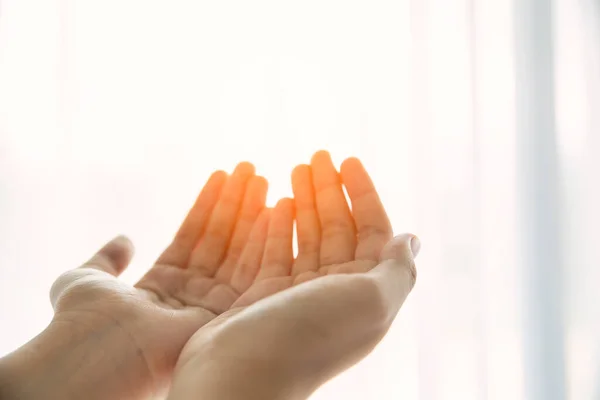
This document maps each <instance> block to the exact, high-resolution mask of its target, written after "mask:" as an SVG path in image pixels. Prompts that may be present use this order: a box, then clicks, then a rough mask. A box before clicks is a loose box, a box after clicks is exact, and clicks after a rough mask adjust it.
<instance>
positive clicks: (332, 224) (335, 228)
mask: <svg viewBox="0 0 600 400" xmlns="http://www.w3.org/2000/svg"><path fill="white" fill-rule="evenodd" d="M348 232H354V225H353V224H352V223H351V221H347V220H345V219H338V218H335V219H334V218H332V219H329V220H327V221H323V227H322V232H321V234H322V236H323V238H324V239H329V238H332V237H335V236H338V235H340V234H342V235H343V234H347V233H348Z"/></svg>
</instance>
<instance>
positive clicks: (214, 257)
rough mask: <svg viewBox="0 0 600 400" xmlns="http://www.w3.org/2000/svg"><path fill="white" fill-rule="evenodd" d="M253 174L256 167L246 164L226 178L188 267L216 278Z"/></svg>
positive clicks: (241, 164)
mask: <svg viewBox="0 0 600 400" xmlns="http://www.w3.org/2000/svg"><path fill="white" fill-rule="evenodd" d="M253 175H254V166H253V165H252V164H250V163H248V162H243V163H240V164H238V166H237V167H236V168H235V171H234V172H233V174H232V175H231V176H230V177H229V179H227V182H225V185H224V186H223V190H222V191H221V195H220V197H219V200H218V201H217V204H216V205H215V207H214V210H213V212H212V214H211V216H210V219H209V221H208V225H207V227H206V231H205V232H204V234H203V235H202V237H201V238H200V241H199V242H198V245H197V246H196V248H195V249H194V250H193V251H192V255H191V257H190V262H189V268H197V269H202V270H204V272H205V273H206V274H208V275H209V276H212V275H214V273H215V271H216V270H217V268H218V266H219V264H220V263H221V261H222V260H223V257H224V255H225V252H226V250H227V247H228V246H229V242H230V240H231V234H232V232H233V227H234V225H235V220H236V218H237V214H238V212H239V209H240V206H241V204H242V199H243V198H244V192H245V191H246V184H247V183H248V180H249V179H250V178H251V177H252V176H253Z"/></svg>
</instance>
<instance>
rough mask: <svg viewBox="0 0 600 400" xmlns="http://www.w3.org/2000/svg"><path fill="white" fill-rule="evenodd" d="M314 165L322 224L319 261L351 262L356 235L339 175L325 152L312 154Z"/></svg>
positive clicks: (333, 262)
mask: <svg viewBox="0 0 600 400" xmlns="http://www.w3.org/2000/svg"><path fill="white" fill-rule="evenodd" d="M311 168H312V178H313V184H314V188H315V199H316V204H317V210H318V213H319V221H320V223H321V247H320V264H321V265H329V264H337V263H343V262H348V261H351V260H353V259H354V252H355V247H356V234H355V230H354V229H355V228H354V221H353V220H352V215H351V214H350V210H349V208H348V203H346V197H345V196H344V191H343V189H342V185H341V182H340V176H339V174H338V172H337V171H336V169H335V167H334V166H333V163H332V161H331V157H330V156H329V153H327V152H326V151H320V152H317V153H316V154H315V155H314V156H313V158H312V161H311Z"/></svg>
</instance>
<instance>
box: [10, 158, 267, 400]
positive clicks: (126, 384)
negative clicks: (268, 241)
mask: <svg viewBox="0 0 600 400" xmlns="http://www.w3.org/2000/svg"><path fill="white" fill-rule="evenodd" d="M266 192H267V182H266V180H265V179H264V178H263V177H259V176H255V175H254V167H253V166H252V165H251V164H249V163H241V164H239V165H238V166H237V168H236V170H235V171H234V173H233V174H232V175H231V176H228V175H227V174H226V173H225V172H222V171H219V172H216V173H214V174H213V175H212V176H211V178H210V179H209V180H208V182H207V184H206V186H205V187H204V188H203V189H202V192H201V193H200V195H199V197H198V199H197V201H196V203H195V204H194V206H193V208H192V209H191V211H190V212H189V214H188V216H187V217H186V219H185V221H184V222H183V224H182V225H181V227H180V229H179V231H178V233H177V234H176V236H175V238H174V240H173V242H172V244H171V245H170V246H169V247H168V248H167V249H166V250H165V252H164V253H163V254H162V255H161V256H160V257H159V259H158V261H157V262H156V264H155V265H154V266H153V267H152V268H151V269H150V270H149V271H148V273H147V274H146V275H145V276H144V277H143V278H142V279H141V280H140V281H139V282H138V283H137V284H136V285H135V287H131V286H129V285H127V284H125V283H123V282H121V281H119V280H118V279H117V278H116V277H117V276H118V275H119V274H120V273H121V272H122V271H123V270H124V269H125V267H126V266H127V265H128V263H129V261H130V258H131V256H132V251H133V249H132V245H131V242H129V240H128V239H126V238H124V237H118V238H116V239H114V240H113V241H111V242H110V243H108V244H107V245H105V246H104V247H103V248H102V249H101V250H100V251H99V252H98V253H97V254H96V255H95V256H93V257H92V258H91V259H90V260H89V261H88V262H86V263H85V264H84V265H82V266H81V267H79V268H77V269H74V270H72V271H69V272H67V273H65V274H63V275H62V276H61V277H59V278H58V279H57V280H56V282H55V283H54V285H53V287H52V289H51V301H52V305H53V307H54V311H55V315H54V318H53V320H52V322H51V324H50V326H49V327H48V328H47V329H46V330H45V331H44V332H43V333H42V334H41V335H40V336H39V337H37V338H36V339H34V340H33V341H32V342H30V343H29V344H28V345H25V346H24V347H23V348H21V349H19V350H18V351H16V352H15V353H13V354H11V355H9V356H8V357H6V359H3V360H2V361H3V362H2V363H1V365H0V372H2V371H4V372H5V374H4V376H1V377H0V378H3V379H0V393H2V392H3V391H4V392H7V393H8V392H10V393H11V394H12V395H13V397H11V398H19V399H28V398H45V399H52V398H56V399H63V400H64V399H71V398H73V399H80V398H86V399H96V398H98V399H100V398H103V399H121V398H123V399H124V398H126V399H136V398H140V399H141V398H144V399H145V398H148V397H149V396H153V395H157V394H159V393H161V392H162V391H163V390H164V389H165V388H166V387H167V386H168V383H169V380H170V376H171V372H172V370H173V368H174V366H175V363H176V361H177V358H178V356H179V353H180V351H181V349H182V347H183V346H184V344H185V343H186V342H187V340H188V339H189V338H190V336H191V335H192V334H193V333H194V332H195V331H196V330H197V329H198V328H199V327H201V326H202V325H204V324H206V323H207V322H209V321H210V320H212V319H213V318H215V317H216V316H217V315H219V314H221V313H223V312H224V311H226V310H228V309H229V308H230V307H231V305H232V304H233V303H234V302H235V301H236V300H237V299H238V298H239V296H240V293H242V292H243V288H244V287H245V286H246V284H245V283H244V282H246V281H248V280H250V281H251V280H252V279H253V277H254V274H255V273H256V271H257V270H258V267H259V262H260V255H261V254H262V248H263V245H264V243H262V242H260V240H259V241H258V242H257V241H256V239H254V240H249V233H250V230H251V229H252V227H253V225H255V221H256V219H257V218H258V216H259V214H260V213H261V212H262V211H263V209H264V207H265V198H266ZM264 215H265V216H266V215H268V213H265V214H264ZM263 222H264V217H263ZM148 229H152V226H151V222H150V226H149V227H148ZM263 241H264V239H263ZM257 249H258V250H257ZM257 255H258V258H256V256H257ZM0 375H1V374H0ZM9 381H10V382H9ZM3 383H6V384H10V389H9V388H8V386H7V385H3ZM41 391H43V393H40V392H41ZM82 392H83V393H82ZM8 397H10V396H8Z"/></svg>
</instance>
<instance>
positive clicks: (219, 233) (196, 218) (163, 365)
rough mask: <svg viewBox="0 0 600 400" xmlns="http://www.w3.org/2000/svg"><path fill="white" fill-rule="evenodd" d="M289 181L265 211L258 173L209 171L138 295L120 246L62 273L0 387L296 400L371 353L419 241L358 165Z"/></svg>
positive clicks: (320, 161)
mask: <svg viewBox="0 0 600 400" xmlns="http://www.w3.org/2000/svg"><path fill="white" fill-rule="evenodd" d="M291 180H292V188H293V194H294V198H293V199H290V198H283V199H281V200H279V202H278V203H277V205H276V206H275V207H273V208H269V207H266V206H265V200H266V194H267V186H268V184H267V180H266V179H265V178H264V177H262V176H258V175H256V174H255V170H254V167H253V166H252V164H250V163H246V162H243V163H240V164H238V166H237V167H236V168H235V170H234V171H233V173H232V174H231V175H228V174H227V173H225V172H223V171H217V172H215V173H213V174H212V175H211V177H210V178H209V180H208V181H207V182H206V184H205V186H204V188H203V189H202V191H201V193H200V195H199V196H198V198H197V200H196V202H195V204H194V205H193V207H192V208H191V210H190V211H189V213H188V215H187V217H186V218H185V220H184V221H183V223H182V225H181V227H180V228H179V230H178V232H177V234H176V235H175V238H174V239H173V241H172V243H171V244H170V245H169V246H168V247H167V249H166V250H165V251H164V252H163V253H162V255H161V256H160V257H159V258H158V260H157V261H156V263H155V264H154V265H153V266H152V267H151V268H150V269H149V270H148V272H147V273H146V274H145V275H144V277H143V278H142V279H141V280H140V281H139V282H138V283H137V284H136V285H135V286H133V287H132V286H129V285H127V284H125V283H123V282H121V281H119V280H118V278H117V277H118V275H119V274H120V273H121V272H122V271H123V270H124V269H125V268H126V267H127V265H128V263H129V261H130V259H131V257H132V254H133V246H132V244H131V242H130V241H129V240H128V239H126V238H125V237H117V238H116V239H114V240H112V241H111V242H109V243H108V244H106V245H105V246H104V247H103V248H102V249H101V250H100V251H98V253H97V254H96V255H94V256H93V257H92V258H91V259H90V260H89V261H87V262H86V263H84V264H83V265H82V266H81V267H79V268H77V269H74V270H71V271H69V272H66V273H65V274H63V275H62V276H61V277H59V278H58V279H57V280H56V282H55V284H54V285H53V287H52V289H51V294H50V297H51V301H52V305H53V307H54V311H55V316H54V319H53V321H52V322H51V324H50V325H49V327H48V328H47V329H46V330H45V331H44V332H42V334H40V335H39V336H38V337H37V338H35V339H34V340H33V341H32V342H30V343H29V344H27V345H25V346H23V347H22V348H21V349H19V350H17V351H16V352H14V353H12V354H11V355H9V356H7V357H6V359H5V360H2V361H3V362H2V363H0V394H2V393H3V392H2V390H3V389H2V388H4V392H5V393H11V394H13V395H15V398H22V399H30V398H31V399H33V398H48V399H50V398H56V399H71V398H73V399H79V398H86V399H147V398H152V397H156V396H165V395H168V398H169V399H171V400H183V399H303V398H306V397H308V396H309V395H310V394H311V393H312V392H313V391H314V390H315V389H316V388H317V387H319V386H320V385H321V384H323V383H324V382H325V381H327V380H328V379H330V378H331V377H332V376H334V375H336V374H337V373H339V372H341V371H343V370H344V369H346V368H348V367H349V366H351V365H353V364H354V363H356V362H357V361H359V360H360V359H362V358H363V357H364V356H365V355H366V354H368V353H369V352H370V351H371V350H372V349H373V347H374V346H375V345H376V344H377V343H378V342H379V341H380V340H381V338H382V337H383V335H384V334H385V333H386V332H387V330H388V328H389V326H390V325H391V323H392V320H393V319H394V317H395V315H396V314H397V312H398V310H399V308H400V306H401V305H402V303H403V301H404V299H405V298H406V296H407V295H408V293H409V292H410V291H411V289H412V287H413V285H414V283H415V278H416V270H415V265H414V257H415V256H416V255H417V253H418V251H419V247H420V244H419V241H418V239H417V238H416V237H414V236H413V235H410V234H404V235H400V236H397V237H395V238H392V235H393V234H392V227H391V224H390V221H389V219H388V217H387V215H386V212H385V209H384V207H383V205H382V203H381V200H380V198H379V196H378V194H377V191H376V190H375V187H374V186H373V183H372V181H371V179H370V177H369V175H368V174H367V172H366V170H365V169H364V167H363V166H362V164H361V163H360V161H359V160H357V159H355V158H350V159H347V160H345V161H344V162H343V163H342V165H341V168H340V171H339V172H338V171H337V170H336V168H335V167H334V165H333V163H332V161H331V158H330V156H329V154H328V153H327V152H324V151H321V152H318V153H316V154H315V155H314V156H313V158H312V160H311V163H310V165H299V166H297V167H296V168H294V170H293V172H292V179H291ZM343 187H345V189H346V192H347V195H348V198H349V200H350V204H348V203H347V201H346V196H345V194H344V189H343ZM294 222H295V224H296V233H297V255H296V256H294V251H293V240H294V235H293V233H294ZM48 363H52V367H51V368H48V366H47V365H48ZM44 365H46V367H45V368H44ZM2 371H4V372H5V373H4V378H2ZM25 376H27V379H25V378H24V377H25ZM3 382H4V383H3ZM36 396H37V397H36ZM40 396H41V397H40ZM0 397H1V396H0Z"/></svg>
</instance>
